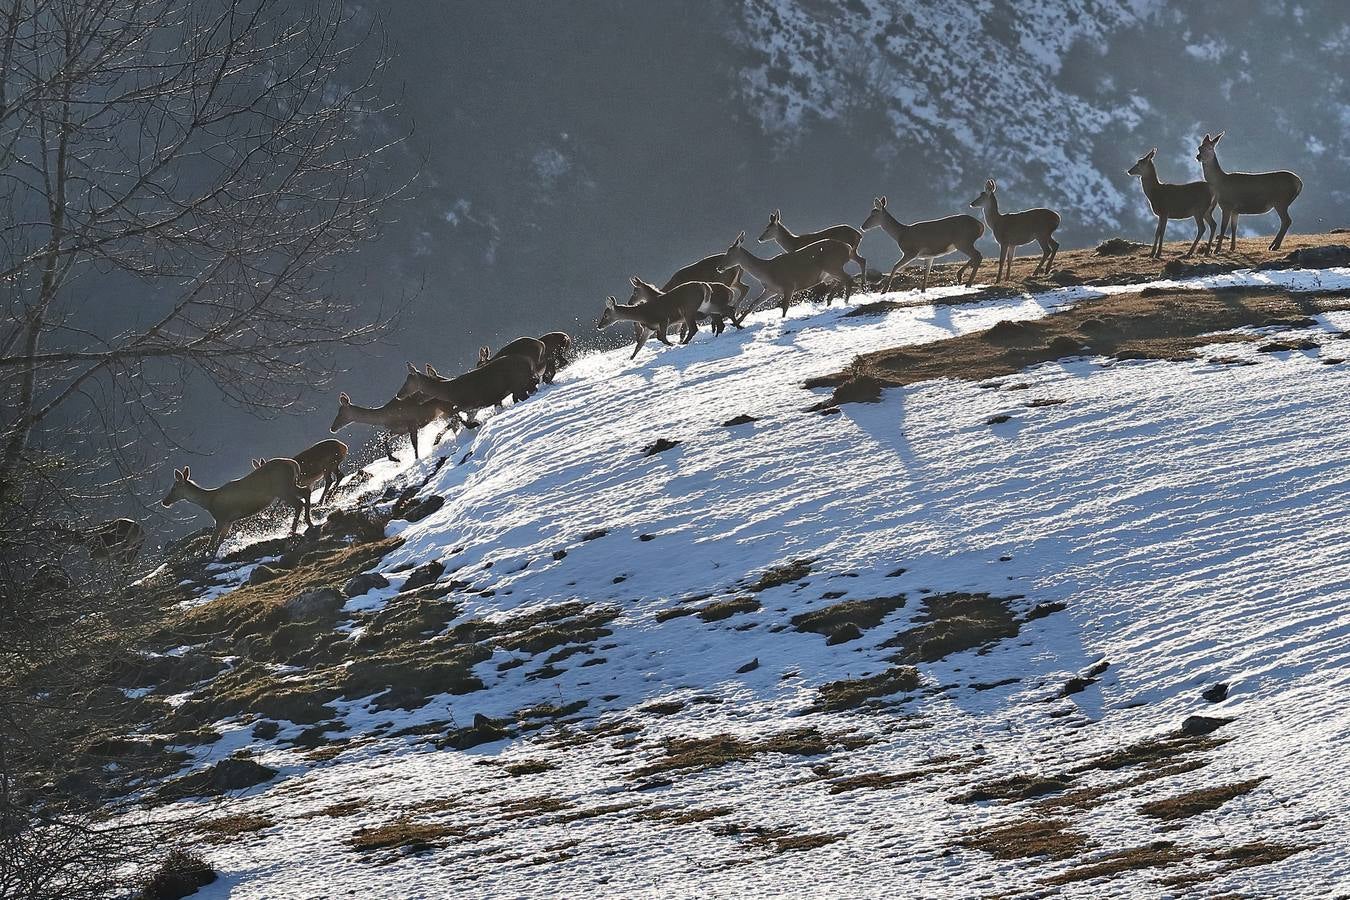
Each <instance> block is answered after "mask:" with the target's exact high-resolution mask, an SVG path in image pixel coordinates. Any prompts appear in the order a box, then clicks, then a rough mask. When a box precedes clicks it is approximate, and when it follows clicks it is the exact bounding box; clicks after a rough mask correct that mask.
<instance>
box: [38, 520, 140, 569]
mask: <svg viewBox="0 0 1350 900" xmlns="http://www.w3.org/2000/svg"><path fill="white" fill-rule="evenodd" d="M56 536H57V537H58V538H59V539H60V540H61V541H62V542H65V543H69V544H71V545H74V544H82V545H83V546H84V547H85V549H87V550H88V551H89V558H90V559H107V560H111V561H112V562H114V563H117V564H118V565H123V566H125V565H130V564H131V563H133V562H135V561H136V557H137V556H138V555H140V552H141V545H142V544H143V543H145V529H144V528H142V527H141V525H140V523H139V522H136V521H134V520H132V519H111V520H109V521H107V522H100V523H99V524H97V525H94V526H91V527H89V528H74V527H71V526H69V525H58V526H56Z"/></svg>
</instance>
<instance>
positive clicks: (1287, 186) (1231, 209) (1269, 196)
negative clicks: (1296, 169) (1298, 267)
mask: <svg viewBox="0 0 1350 900" xmlns="http://www.w3.org/2000/svg"><path fill="white" fill-rule="evenodd" d="M1223 136H1224V132H1222V131H1220V132H1219V133H1218V134H1216V135H1214V137H1210V136H1209V135H1208V134H1206V135H1205V137H1204V139H1203V140H1201V141H1200V148H1199V150H1198V151H1197V152H1196V154H1195V158H1196V159H1198V160H1200V166H1201V168H1203V169H1204V171H1205V181H1207V182H1209V186H1210V188H1211V189H1212V190H1213V191H1214V200H1215V202H1217V203H1218V205H1219V209H1221V210H1223V221H1222V222H1221V223H1219V245H1218V246H1219V249H1220V250H1222V249H1223V237H1224V235H1225V234H1230V235H1231V237H1232V240H1231V242H1230V243H1229V245H1228V249H1229V250H1230V251H1232V250H1237V223H1238V216H1240V215H1242V216H1246V215H1260V214H1262V213H1268V212H1270V211H1271V210H1272V209H1273V210H1275V212H1277V213H1278V214H1279V216H1280V230H1279V232H1278V233H1277V234H1276V235H1275V240H1273V241H1271V242H1270V249H1271V250H1278V249H1280V242H1281V241H1283V240H1284V235H1285V232H1287V231H1288V230H1289V226H1290V225H1292V224H1293V222H1294V220H1293V219H1291V218H1289V204H1291V203H1293V202H1294V200H1296V199H1297V198H1298V195H1299V193H1300V192H1301V191H1302V190H1303V179H1301V178H1299V177H1298V176H1297V175H1295V174H1294V173H1293V172H1225V171H1224V170H1223V167H1222V166H1220V165H1219V157H1218V154H1217V153H1215V150H1214V148H1215V147H1216V146H1217V145H1218V143H1219V139H1220V138H1222V137H1223ZM1213 240H1214V236H1213V235H1212V234H1211V235H1210V242H1211V243H1212V242H1213Z"/></svg>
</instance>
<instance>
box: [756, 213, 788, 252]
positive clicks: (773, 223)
mask: <svg viewBox="0 0 1350 900" xmlns="http://www.w3.org/2000/svg"><path fill="white" fill-rule="evenodd" d="M782 229H783V214H782V212H780V211H779V210H776V209H775V210H774V211H773V212H771V213H769V224H768V225H766V226H765V227H764V233H763V234H761V235H760V236H759V242H760V243H761V244H763V243H766V242H767V241H771V240H773V239H775V238H776V237H778V234H779V232H780V231H782Z"/></svg>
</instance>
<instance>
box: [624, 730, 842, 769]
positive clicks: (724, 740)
mask: <svg viewBox="0 0 1350 900" xmlns="http://www.w3.org/2000/svg"><path fill="white" fill-rule="evenodd" d="M866 743H867V741H866V740H865V739H862V738H857V737H852V736H849V735H843V734H825V733H823V732H821V731H820V730H819V729H817V728H797V729H793V730H791V731H784V732H780V733H779V734H776V735H771V736H769V737H766V738H761V739H759V740H754V739H751V738H744V737H740V736H738V735H733V734H715V735H712V736H710V737H699V738H667V739H666V740H665V742H664V749H665V756H664V757H662V758H661V759H658V760H655V761H653V762H650V763H648V764H647V765H645V766H642V767H641V768H639V769H637V770H635V771H634V772H633V773H632V774H631V777H632V778H646V777H648V776H650V775H656V774H660V773H662V772H673V771H694V770H705V769H715V768H718V767H720V766H725V765H729V764H731V763H735V762H745V761H746V760H749V759H752V758H753V757H755V756H758V755H760V754H763V753H783V754H788V755H791V756H819V755H820V754H822V753H829V752H831V751H832V750H839V749H849V750H851V749H855V748H857V747H861V746H863V745H865V744H866Z"/></svg>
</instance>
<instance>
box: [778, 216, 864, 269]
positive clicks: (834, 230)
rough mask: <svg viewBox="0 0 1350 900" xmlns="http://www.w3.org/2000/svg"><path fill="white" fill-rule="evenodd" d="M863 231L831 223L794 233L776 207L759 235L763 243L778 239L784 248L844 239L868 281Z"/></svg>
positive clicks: (793, 248)
mask: <svg viewBox="0 0 1350 900" xmlns="http://www.w3.org/2000/svg"><path fill="white" fill-rule="evenodd" d="M862 238H863V233H862V231H860V230H858V229H857V228H854V227H853V226H852V225H831V226H830V227H829V228H822V229H821V230H820V231H810V232H807V233H806V234H793V233H792V232H791V231H790V230H789V229H788V227H787V226H786V225H784V224H783V213H782V212H781V211H780V210H777V209H775V210H774V211H773V212H771V213H769V224H768V225H767V226H765V228H764V233H763V234H761V235H760V236H759V242H760V243H761V244H767V243H768V242H769V241H776V242H777V243H778V246H780V247H782V248H783V249H784V250H800V249H802V248H803V247H809V246H811V245H812V244H814V243H817V242H819V241H828V240H834V241H843V242H844V243H845V244H848V245H849V248H850V249H851V250H852V251H853V254H852V259H853V261H854V262H856V263H857V264H858V269H859V270H860V271H861V272H862V277H863V281H864V282H866V281H867V260H865V259H863V258H862V257H861V256H859V255H858V244H860V243H861V242H862Z"/></svg>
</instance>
